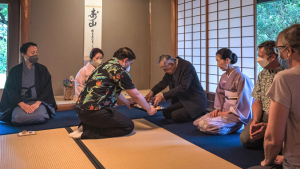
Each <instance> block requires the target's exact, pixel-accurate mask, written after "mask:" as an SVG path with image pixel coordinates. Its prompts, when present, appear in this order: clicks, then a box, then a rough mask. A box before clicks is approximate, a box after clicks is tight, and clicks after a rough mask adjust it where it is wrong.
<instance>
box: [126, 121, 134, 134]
mask: <svg viewBox="0 0 300 169" xmlns="http://www.w3.org/2000/svg"><path fill="white" fill-rule="evenodd" d="M133 129H134V123H133V121H132V120H130V122H129V124H128V126H127V127H126V128H125V132H126V135H127V134H130V133H131V132H132V131H133Z"/></svg>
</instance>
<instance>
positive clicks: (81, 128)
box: [69, 125, 83, 137]
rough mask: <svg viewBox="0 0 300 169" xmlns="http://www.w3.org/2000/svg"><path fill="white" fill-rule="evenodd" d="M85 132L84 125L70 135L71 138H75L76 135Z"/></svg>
mask: <svg viewBox="0 0 300 169" xmlns="http://www.w3.org/2000/svg"><path fill="white" fill-rule="evenodd" d="M82 132H83V127H82V125H81V126H80V127H79V128H77V129H76V130H75V131H73V132H72V133H70V134H69V137H73V136H74V135H77V134H78V133H82Z"/></svg>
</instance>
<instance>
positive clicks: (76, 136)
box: [73, 132, 83, 139]
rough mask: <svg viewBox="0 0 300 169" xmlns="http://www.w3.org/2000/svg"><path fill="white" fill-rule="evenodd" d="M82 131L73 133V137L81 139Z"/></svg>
mask: <svg viewBox="0 0 300 169" xmlns="http://www.w3.org/2000/svg"><path fill="white" fill-rule="evenodd" d="M82 133H83V132H79V133H77V134H75V135H73V139H81V135H82Z"/></svg>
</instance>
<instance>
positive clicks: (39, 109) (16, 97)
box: [0, 42, 57, 126]
mask: <svg viewBox="0 0 300 169" xmlns="http://www.w3.org/2000/svg"><path fill="white" fill-rule="evenodd" d="M20 52H21V54H22V56H23V58H24V61H23V62H22V63H21V64H19V65H17V66H15V67H13V68H12V69H11V70H10V72H9V74H8V77H7V80H6V84H5V87H4V91H3V95H2V99H1V103H0V115H1V116H0V121H5V122H9V121H11V122H12V123H13V124H14V125H16V126H21V125H30V124H40V123H46V122H47V120H48V119H49V118H50V117H51V115H52V114H55V110H56V109H57V106H56V103H55V100H54V96H53V91H52V83H51V75H50V73H49V72H48V69H47V68H46V66H44V65H42V64H39V63H37V60H38V54H39V53H38V48H37V45H36V44H35V43H32V42H27V43H24V44H23V45H22V46H21V48H20Z"/></svg>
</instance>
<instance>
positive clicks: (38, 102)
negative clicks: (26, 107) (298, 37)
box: [30, 101, 41, 112]
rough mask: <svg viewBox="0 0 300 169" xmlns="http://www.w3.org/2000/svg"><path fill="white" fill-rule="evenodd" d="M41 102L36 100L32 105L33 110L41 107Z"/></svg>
mask: <svg viewBox="0 0 300 169" xmlns="http://www.w3.org/2000/svg"><path fill="white" fill-rule="evenodd" d="M40 104H41V102H40V101H36V102H35V103H34V104H32V105H30V106H31V108H32V110H33V111H32V112H34V111H35V110H36V109H37V108H39V107H40Z"/></svg>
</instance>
